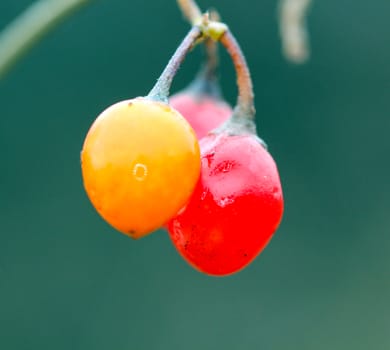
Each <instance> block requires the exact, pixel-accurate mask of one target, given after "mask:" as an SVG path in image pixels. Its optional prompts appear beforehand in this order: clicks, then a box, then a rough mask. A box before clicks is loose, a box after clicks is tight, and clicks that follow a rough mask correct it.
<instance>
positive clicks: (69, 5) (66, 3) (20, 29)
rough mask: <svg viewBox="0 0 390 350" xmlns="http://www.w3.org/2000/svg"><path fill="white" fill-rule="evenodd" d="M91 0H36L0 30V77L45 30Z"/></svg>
mask: <svg viewBox="0 0 390 350" xmlns="http://www.w3.org/2000/svg"><path fill="white" fill-rule="evenodd" d="M91 1H92V0H38V1H37V2H35V3H33V4H32V5H31V6H30V7H28V8H27V9H26V10H25V11H24V12H23V13H22V14H20V15H19V17H17V18H16V19H15V20H14V21H13V22H11V23H10V24H9V25H8V26H7V27H6V28H5V29H4V30H3V32H2V33H0V79H1V78H2V77H3V76H4V75H5V74H6V73H7V72H8V71H9V70H10V69H11V68H12V67H13V65H14V64H15V63H16V62H17V61H18V60H19V59H20V58H21V57H22V56H23V55H24V54H25V53H27V52H28V50H29V49H30V48H31V47H32V46H34V44H35V43H36V42H38V41H39V40H40V39H41V38H42V37H43V36H44V35H45V34H46V33H48V32H49V31H50V30H51V29H53V28H54V27H55V26H56V25H57V24H58V23H59V22H61V21H62V20H63V19H65V18H66V17H68V16H69V15H70V14H71V13H73V12H74V11H76V10H77V9H78V8H80V7H82V6H83V5H86V4H87V3H89V2H91Z"/></svg>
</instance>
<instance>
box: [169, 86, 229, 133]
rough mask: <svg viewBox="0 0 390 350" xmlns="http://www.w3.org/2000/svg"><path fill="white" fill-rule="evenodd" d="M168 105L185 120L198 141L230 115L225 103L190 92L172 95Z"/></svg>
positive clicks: (209, 96) (210, 96) (212, 97)
mask: <svg viewBox="0 0 390 350" xmlns="http://www.w3.org/2000/svg"><path fill="white" fill-rule="evenodd" d="M169 104H170V105H171V106H172V107H173V108H175V109H176V110H177V111H179V112H180V114H181V115H183V116H184V117H185V118H186V119H187V121H188V122H189V123H190V125H191V126H192V128H193V129H194V130H195V133H196V136H197V137H198V139H201V138H202V137H204V136H206V135H207V134H208V133H209V131H211V130H213V129H215V128H216V127H218V126H220V125H221V124H222V123H223V122H224V121H226V120H227V119H229V117H230V116H231V114H232V109H231V107H230V106H229V105H228V104H227V103H226V102H225V101H223V100H220V99H217V98H215V97H214V96H212V95H197V94H193V93H191V92H190V91H189V92H181V93H178V94H176V95H173V96H172V97H171V98H170V100H169Z"/></svg>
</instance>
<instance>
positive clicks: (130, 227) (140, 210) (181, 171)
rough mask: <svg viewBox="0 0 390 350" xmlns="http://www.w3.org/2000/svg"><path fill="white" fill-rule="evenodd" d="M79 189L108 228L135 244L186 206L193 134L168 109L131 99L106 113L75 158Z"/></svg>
mask: <svg viewBox="0 0 390 350" xmlns="http://www.w3.org/2000/svg"><path fill="white" fill-rule="evenodd" d="M81 167H82V175H83V180H84V187H85V190H86V192H87V194H88V196H89V199H90V200H91V202H92V204H93V205H94V207H95V209H96V210H97V211H98V213H99V214H100V215H101V216H102V217H103V218H104V219H105V220H106V221H107V222H108V223H109V224H110V225H112V226H113V227H114V228H116V229H117V230H119V231H121V232H122V233H124V234H127V235H129V236H131V237H132V238H140V237H142V236H145V235H146V234H148V233H150V232H152V231H154V230H156V229H158V228H159V227H161V226H162V225H164V224H165V223H166V222H167V221H168V220H169V219H170V218H171V217H173V216H174V215H175V214H177V212H178V211H179V210H180V209H181V208H182V207H183V206H184V205H185V204H186V202H187V200H188V199H189V197H190V196H191V194H192V191H193V189H194V187H195V185H196V182H197V180H198V178H199V175H200V151H199V145H198V142H197V139H196V136H195V133H194V131H193V130H192V128H191V127H190V125H189V124H188V123H187V122H186V120H185V119H184V118H183V117H182V116H181V115H180V114H179V112H177V111H176V110H174V109H173V108H172V107H170V106H169V105H167V104H165V103H162V102H157V101H153V100H149V99H146V98H136V99H132V100H127V101H122V102H119V103H116V104H114V105H112V106H111V107H108V108H107V109H106V110H105V111H103V112H102V113H101V114H100V115H99V116H98V118H97V119H96V120H95V122H94V123H93V125H92V127H91V128H90V130H89V132H88V134H87V137H86V139H85V142H84V146H83V150H82V152H81Z"/></svg>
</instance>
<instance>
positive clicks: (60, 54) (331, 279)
mask: <svg viewBox="0 0 390 350" xmlns="http://www.w3.org/2000/svg"><path fill="white" fill-rule="evenodd" d="M30 3H31V1H27V0H18V1H14V0H1V4H0V28H3V27H4V26H5V25H6V24H7V23H8V22H9V21H11V20H12V19H13V18H14V17H15V16H16V15H17V14H19V13H20V12H21V11H22V10H23V9H24V8H25V7H26V6H27V5H29V4H30ZM199 3H200V5H201V6H202V8H204V9H205V8H207V6H215V7H216V8H218V9H219V10H220V12H221V14H222V16H223V19H224V20H225V21H226V22H227V23H228V24H229V25H230V28H231V29H232V31H233V32H234V33H235V35H236V36H237V38H238V40H239V42H240V44H241V45H242V48H243V51H244V52H245V54H246V56H247V60H248V63H249V65H250V68H251V70H252V74H253V80H254V87H255V92H256V108H257V112H258V113H257V118H258V122H259V124H258V125H259V128H258V129H259V132H260V134H261V136H262V137H263V138H264V139H265V140H266V142H267V143H268V145H269V149H270V152H271V153H272V154H273V156H274V158H275V159H276V161H277V163H278V166H279V170H280V174H281V178H282V182H283V186H284V194H285V202H286V207H285V215H284V219H283V223H282V225H281V227H280V229H279V231H278V232H277V234H276V235H275V237H274V238H273V240H272V242H271V244H270V245H269V246H268V247H267V249H266V250H265V251H264V252H263V253H262V254H261V256H260V257H259V258H258V259H257V260H255V262H254V263H253V264H252V265H250V266H249V267H248V268H246V269H245V270H243V271H242V272H240V273H238V274H236V275H233V276H230V277H226V278H214V277H209V276H206V275H202V274H200V273H198V272H196V271H195V270H193V269H192V268H191V267H189V266H188V265H187V264H186V263H185V262H184V261H183V260H182V259H181V258H180V256H179V255H178V254H177V253H176V251H175V249H174V247H173V246H172V244H171V243H170V241H169V239H168V237H167V235H166V233H165V232H163V231H161V232H157V233H155V234H153V235H151V236H149V237H147V238H145V239H142V240H139V241H133V240H131V239H129V238H127V237H126V236H124V235H121V234H119V233H117V232H115V231H114V230H113V229H111V228H110V227H109V226H108V225H107V224H106V223H105V222H104V221H103V220H102V219H100V217H99V216H98V215H97V214H96V213H95V211H94V209H93V208H92V207H91V205H90V203H89V201H88V199H87V197H86V195H85V193H84V190H83V187H82V181H81V174H80V164H79V154H80V150H81V146H82V142H83V139H84V136H85V134H86V132H87V130H88V128H89V126H90V124H91V123H92V121H93V120H94V118H95V117H96V116H97V115H98V114H99V113H100V111H102V110H103V109H104V108H105V107H107V106H108V105H110V104H112V103H113V102H116V101H118V100H121V99H125V98H129V97H135V96H139V95H144V94H146V93H147V92H148V91H149V90H150V88H151V87H152V85H153V84H154V82H155V80H156V79H157V77H158V76H159V74H160V72H161V71H162V69H163V68H164V66H165V64H166V63H167V62H168V59H169V57H170V56H171V54H172V53H173V51H174V50H175V48H176V46H177V45H178V44H179V42H180V40H181V39H182V38H183V37H184V35H185V34H186V32H187V30H188V25H187V24H186V23H185V21H184V20H183V19H182V16H181V14H180V12H179V10H178V9H177V7H176V4H175V1H174V0H170V1H167V0H154V1H144V0H132V1H129V0H98V1H95V2H94V3H93V4H91V5H90V6H87V7H86V8H84V9H83V10H81V11H80V12H78V13H77V14H75V15H73V16H72V17H71V18H70V19H68V20H66V21H65V22H64V23H63V24H62V25H61V26H60V27H58V28H56V30H54V31H53V32H52V33H51V34H50V35H49V36H48V37H46V38H45V40H43V41H42V42H41V43H39V45H37V46H36V47H34V49H33V50H32V51H31V52H30V53H29V54H28V55H27V56H26V57H25V58H24V59H23V60H22V61H20V62H19V64H18V65H17V66H16V67H15V69H14V70H13V71H12V72H10V74H8V75H7V76H6V78H5V79H3V80H0V104H1V109H0V114H1V118H0V155H1V171H0V348H1V349H7V350H11V349H12V350H14V349H15V350H16V349H17V350H19V349H20V350H21V349H56V350H61V349H64V350H69V349H73V350H76V349H83V350H87V349H91V350H92V349H94V350H99V349H115V350H118V349H121V350H122V349H171V350H172V349H185V350H199V349H224V350H230V349H232V350H233V349H264V350H268V349H271V350H274V349H277V350H279V349H283V350H286V349H294V350H295V349H297V350H303V349H308V350H313V349H315V350H322V349H324V350H329V349H342V350H345V349H354V350H358V349H362V350H363V349H364V350H367V349H375V350H380V349H389V348H390V298H389V294H390V255H389V253H390V236H389V233H390V218H389V208H390V199H389V194H390V181H389V180H390V159H389V152H390V146H389V133H390V45H389V34H390V29H389V28H390V27H389V14H390V2H389V1H388V0H378V1H373V2H369V1H363V0H356V1H346V0H340V1H337V2H331V1H320V0H317V1H315V2H314V5H313V7H312V9H311V11H310V16H309V19H308V23H309V30H310V36H311V47H312V57H311V60H310V61H309V62H308V63H307V64H305V65H302V66H294V65H292V64H290V63H288V62H287V61H286V60H285V59H284V58H283V57H282V55H281V50H280V41H279V36H278V27H277V20H276V2H275V1H258V2H252V1H249V0H243V1H233V0H213V1H211V2H209V1H206V0H202V1H199ZM200 59H201V50H199V49H198V50H196V51H195V52H194V53H193V54H191V56H189V57H188V59H187V60H186V61H185V63H184V66H183V67H182V69H181V70H180V72H179V74H178V75H177V77H176V79H175V83H174V87H173V92H174V91H178V90H180V89H181V88H183V87H184V86H186V84H187V83H188V82H189V81H190V80H191V78H192V76H193V75H194V72H195V71H196V70H197V69H198V66H199V62H200ZM220 75H221V79H222V83H223V89H224V93H225V96H226V98H227V99H228V100H229V101H230V102H231V103H234V101H235V97H236V86H235V74H234V70H233V68H232V65H231V63H230V61H229V59H228V57H227V55H226V54H224V53H223V54H222V67H221V70H220Z"/></svg>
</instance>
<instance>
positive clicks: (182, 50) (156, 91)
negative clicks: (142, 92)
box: [148, 26, 203, 102]
mask: <svg viewBox="0 0 390 350" xmlns="http://www.w3.org/2000/svg"><path fill="white" fill-rule="evenodd" d="M202 36H203V34H202V32H201V30H200V29H199V28H198V27H197V26H194V27H192V29H191V30H190V31H189V33H188V34H187V35H186V37H185V38H184V40H183V41H182V42H181V44H180V45H179V47H178V48H177V49H176V51H175V53H174V54H173V56H172V57H171V59H170V60H169V62H168V64H167V66H166V67H165V69H164V71H163V72H162V73H161V75H160V77H159V78H158V80H157V83H156V84H155V85H154V87H153V88H152V90H151V91H150V92H149V94H148V98H150V99H153V100H158V101H163V102H168V96H169V90H170V88H171V85H172V81H173V78H174V77H175V75H176V73H177V71H178V69H179V67H180V65H181V63H182V62H183V61H184V58H185V57H186V55H187V54H188V52H189V51H190V50H191V49H192V47H193V46H194V44H195V43H196V42H197V40H199V39H201V38H202Z"/></svg>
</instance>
